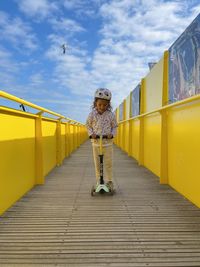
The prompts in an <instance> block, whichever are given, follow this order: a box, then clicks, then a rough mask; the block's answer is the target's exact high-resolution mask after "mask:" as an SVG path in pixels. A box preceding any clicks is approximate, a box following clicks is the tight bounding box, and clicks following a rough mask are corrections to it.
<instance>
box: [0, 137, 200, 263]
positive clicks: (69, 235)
mask: <svg viewBox="0 0 200 267" xmlns="http://www.w3.org/2000/svg"><path fill="white" fill-rule="evenodd" d="M94 181H95V179H94V167H93V162H92V154H91V147H90V144H89V142H86V143H85V144H84V145H82V146H81V147H80V148H79V149H78V150H77V151H76V152H74V153H73V154H72V155H71V157H70V158H68V159H66V160H65V161H64V164H63V165H62V166H61V167H60V168H56V169H54V171H53V172H51V174H49V175H48V177H47V178H46V184H45V186H37V187H35V188H34V189H33V190H31V191H30V192H29V193H28V194H27V195H26V196H24V197H23V198H22V199H21V200H20V201H18V202H17V203H16V204H15V205H14V206H13V207H12V208H10V209H9V210H8V211H7V212H6V213H5V214H4V215H3V216H2V217H1V218H0V266H20V267H21V266H78V267H88V266H89V267H91V266H94V267H95V266H97V267H100V266H101V267H105V266H113V267H115V266H116V267H117V266H121V267H127V266H131V267H135V266H153V267H156V266H200V209H198V208H196V207H195V206H194V205H192V204H191V203H190V202H188V201H187V200H186V199H184V198H183V197H182V196H181V195H179V194H178V193H177V192H175V191H174V190H172V189H171V188H170V187H169V186H166V185H160V184H159V181H158V178H157V177H156V176H155V175H153V174H152V173H150V172H149V171H148V170H146V169H145V168H143V167H139V166H138V165H137V163H136V161H134V160H133V159H131V158H129V157H128V156H127V155H126V154H125V153H124V152H122V151H121V150H119V149H118V148H116V147H115V156H114V182H115V187H116V190H117V192H116V194H115V195H114V196H105V195H102V196H96V197H91V196H90V189H91V186H92V184H93V182H94Z"/></svg>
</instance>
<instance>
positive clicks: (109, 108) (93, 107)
mask: <svg viewBox="0 0 200 267" xmlns="http://www.w3.org/2000/svg"><path fill="white" fill-rule="evenodd" d="M98 99H101V98H98V97H95V98H94V102H93V104H92V109H95V108H96V106H97V104H96V103H97V100H98ZM104 100H106V99H104ZM106 101H108V107H107V109H106V110H108V111H112V109H113V108H112V106H111V103H110V100H106Z"/></svg>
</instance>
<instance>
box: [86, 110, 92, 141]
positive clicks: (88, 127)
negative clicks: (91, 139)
mask: <svg viewBox="0 0 200 267" xmlns="http://www.w3.org/2000/svg"><path fill="white" fill-rule="evenodd" d="M86 128H87V131H88V135H89V136H91V135H93V127H92V114H91V113H90V114H89V116H88V118H87V120H86Z"/></svg>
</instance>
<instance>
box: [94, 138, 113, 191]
mask: <svg viewBox="0 0 200 267" xmlns="http://www.w3.org/2000/svg"><path fill="white" fill-rule="evenodd" d="M103 138H105V139H107V138H108V137H107V135H101V136H98V135H97V136H96V139H100V142H99V150H100V153H99V162H100V179H99V184H97V186H93V187H92V189H91V196H94V195H96V194H99V193H100V194H104V193H106V194H109V195H113V194H114V192H115V190H114V189H113V188H109V187H108V186H107V185H106V184H105V182H104V179H103Z"/></svg>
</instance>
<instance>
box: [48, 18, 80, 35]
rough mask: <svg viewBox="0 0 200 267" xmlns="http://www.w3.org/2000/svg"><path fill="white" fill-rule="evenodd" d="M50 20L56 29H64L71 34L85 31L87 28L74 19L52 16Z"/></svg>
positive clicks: (67, 33)
mask: <svg viewBox="0 0 200 267" xmlns="http://www.w3.org/2000/svg"><path fill="white" fill-rule="evenodd" d="M49 22H50V23H51V25H52V27H53V29H54V30H56V31H63V32H65V34H66V35H71V34H75V33H77V32H83V31H85V29H84V28H83V27H82V26H81V25H80V24H79V23H77V22H76V21H74V20H72V19H67V18H61V19H56V18H52V19H50V20H49Z"/></svg>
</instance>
